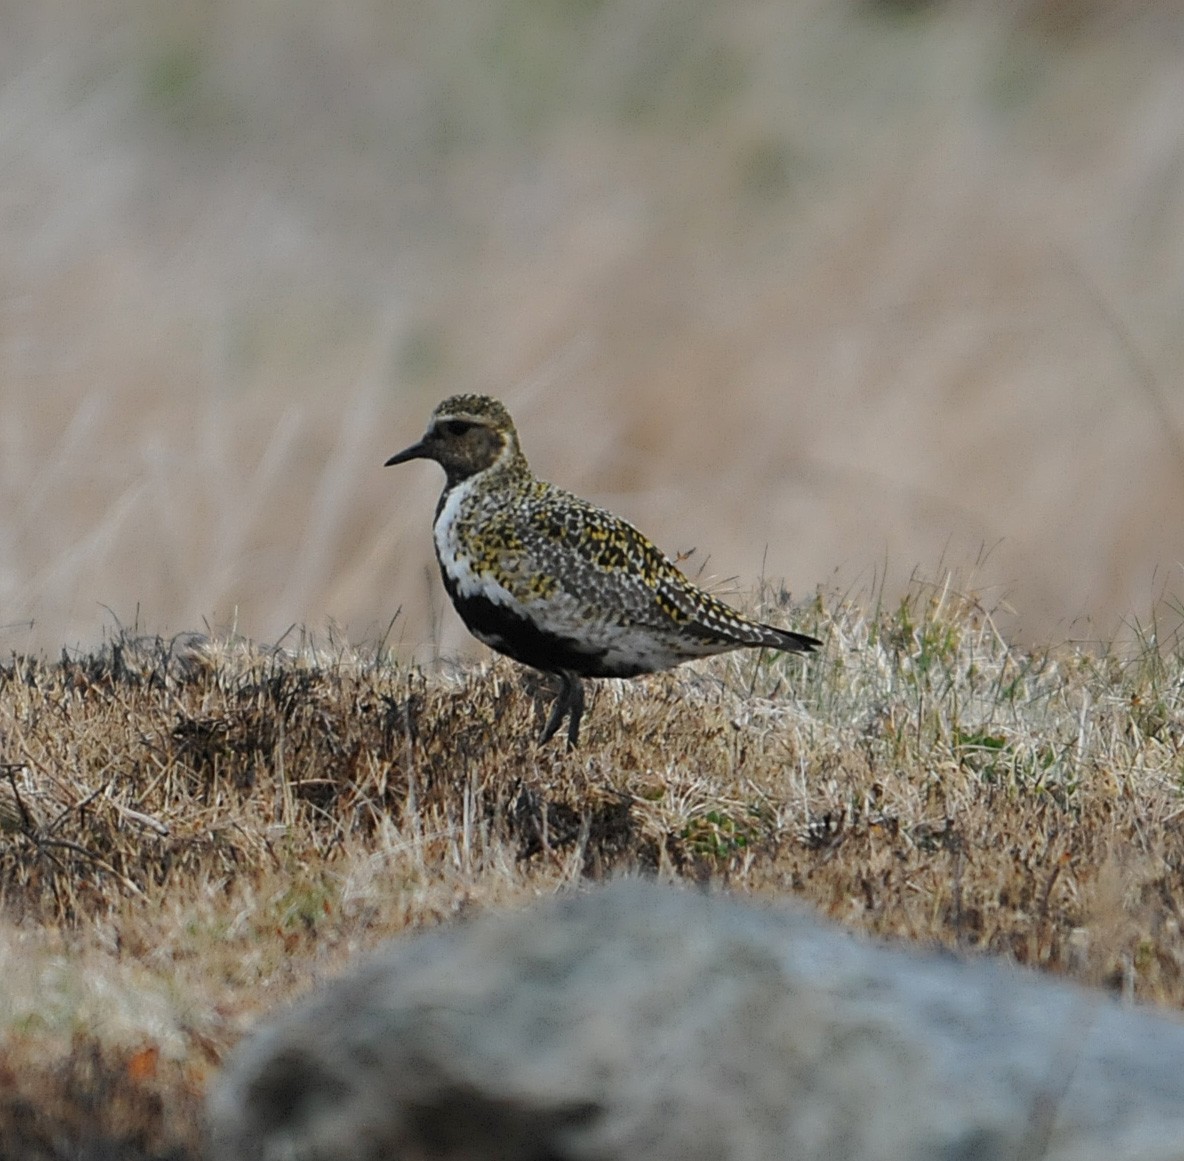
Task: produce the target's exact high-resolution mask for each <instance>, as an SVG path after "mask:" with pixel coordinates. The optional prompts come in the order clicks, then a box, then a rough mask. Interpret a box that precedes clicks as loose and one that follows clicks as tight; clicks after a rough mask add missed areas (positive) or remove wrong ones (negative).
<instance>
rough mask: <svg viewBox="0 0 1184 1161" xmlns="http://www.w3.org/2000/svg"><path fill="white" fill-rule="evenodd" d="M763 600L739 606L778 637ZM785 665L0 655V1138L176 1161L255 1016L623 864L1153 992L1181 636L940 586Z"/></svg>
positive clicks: (1173, 938) (1173, 887)
mask: <svg viewBox="0 0 1184 1161" xmlns="http://www.w3.org/2000/svg"><path fill="white" fill-rule="evenodd" d="M785 604H786V602H785V601H784V599H783V597H781V596H780V595H779V594H776V593H766V594H764V599H763V600H762V601H761V602H758V605H759V608H758V611H759V612H760V613H761V615H762V616H765V617H766V618H768V619H772V620H777V621H778V622H779V623H783V622H784V621H785V620H786V619H788V617H789V616H790V610H789V609H788V608H786V607H779V606H784V605H785ZM792 619H793V620H794V623H795V626H796V627H798V628H801V629H802V630H804V631H807V632H811V633H815V634H817V635H818V636H820V637H822V638H824V639H825V641H826V645H825V648H824V649H823V650H822V651H821V652H820V653H819V654H817V655H816V656H814V657H812V658H810V659H802V658H799V657H785V656H775V655H772V654H767V653H766V654H761V653H749V654H737V655H734V656H732V657H729V658H722V659H718V660H716V661H714V662H711V663H705V664H702V665H700V666H697V667H695V668H684V669H681V670H678V671H675V672H672V673H669V674H663V675H658V676H655V677H652V678H647V679H641V680H637V681H631V682H606V683H601V684H598V685H596V686H595V693H594V696H593V697H592V699H591V703H590V712H589V715H588V717H587V719H586V725H585V737H584V740H583V744H582V746H581V748H580V749H579V750H578V751H576V752H575V753H571V754H569V753H567V752H565V751H564V750H563V748H562V747H561V746H560V745H559V744H557V743H556V744H552V745H551V746H548V747H545V748H541V749H540V748H539V747H538V746H537V745H536V742H535V738H536V736H537V732H538V729H539V725H540V723H541V720H542V715H543V714H544V712H545V709H546V699H547V696H548V694H547V691H546V690H545V689H540V688H538V687H537V684H536V683H535V682H534V681H533V680H532V679H531V678H530V677H529V675H526V674H525V673H524V672H523V671H521V670H520V669H518V668H517V667H516V666H514V665H513V664H511V663H509V662H506V661H502V660H494V661H491V662H489V663H488V664H485V665H481V666H477V667H473V668H468V669H463V670H447V669H441V670H440V671H438V672H435V673H432V674H426V673H424V672H422V671H419V670H415V669H408V668H404V667H400V666H398V665H396V664H394V663H393V662H392V661H390V660H389V659H387V658H385V657H383V656H382V655H381V654H378V653H376V652H373V651H371V652H369V653H367V652H366V651H362V650H356V649H349V648H340V649H337V650H335V651H332V650H326V649H324V648H320V649H318V648H315V647H313V646H312V645H311V644H307V645H301V646H299V647H295V648H292V649H288V650H283V649H280V650H263V649H260V648H258V647H255V646H253V645H251V644H249V643H246V642H241V641H210V640H207V639H205V638H198V637H192V638H181V639H176V640H173V641H162V640H154V639H146V638H131V637H127V636H125V637H122V638H120V639H119V640H116V641H114V642H112V643H111V644H110V645H109V646H108V647H107V648H105V649H104V650H102V651H100V652H97V653H95V654H92V655H87V656H80V657H68V656H66V657H63V658H62V659H61V660H59V661H55V662H49V661H44V660H30V659H23V658H15V659H13V660H12V661H11V662H10V663H9V664H8V665H6V666H5V667H4V668H3V670H2V672H0V744H2V747H3V752H2V753H0V761H2V762H3V765H2V766H0V883H2V885H3V886H2V891H3V912H2V920H0V978H3V980H4V987H3V989H0V1153H3V1154H4V1155H10V1156H16V1155H20V1156H23V1157H46V1158H48V1157H65V1156H73V1157H78V1156H99V1155H100V1154H102V1155H104V1156H107V1155H111V1154H110V1152H103V1150H112V1149H113V1150H114V1151H115V1153H116V1154H118V1155H121V1156H126V1157H178V1158H180V1157H190V1156H196V1155H197V1153H198V1150H199V1148H200V1145H199V1140H200V1137H199V1120H200V1117H199V1114H200V1105H201V1099H202V1094H203V1092H204V1088H205V1085H206V1083H207V1081H208V1079H209V1077H210V1076H211V1075H212V1073H213V1071H214V1070H215V1069H216V1067H217V1064H218V1061H219V1060H220V1058H221V1057H222V1056H223V1054H224V1053H225V1052H226V1050H227V1049H228V1048H229V1047H230V1046H231V1045H232V1044H233V1043H234V1042H235V1041H236V1040H237V1039H238V1038H239V1037H240V1036H241V1035H242V1034H243V1032H244V1031H245V1030H246V1029H247V1028H249V1026H250V1025H251V1023H252V1022H253V1021H254V1020H255V1019H256V1018H257V1017H258V1016H260V1015H261V1014H263V1013H265V1012H267V1011H268V1010H269V1009H271V1008H273V1007H274V1006H275V1005H277V1004H279V1003H282V1002H283V1001H284V1000H286V999H287V998H289V997H291V996H293V995H295V994H297V993H299V992H302V991H304V990H306V989H307V988H309V987H310V986H312V985H313V984H315V983H316V982H317V981H318V980H321V979H323V978H325V977H326V976H327V975H329V974H332V973H333V972H335V971H336V970H338V969H339V968H341V967H342V966H343V965H344V963H345V962H346V961H347V960H348V959H349V957H351V956H352V955H354V954H355V953H357V952H358V951H360V950H361V949H363V948H365V947H367V946H370V945H372V944H374V943H375V942H377V941H379V940H381V939H384V938H386V937H388V936H391V935H395V934H398V933H399V932H402V931H405V930H407V929H411V928H416V927H422V926H425V925H432V924H435V923H439V922H443V921H446V920H450V919H452V918H455V917H457V916H459V915H462V914H464V913H466V912H469V911H473V910H479V909H484V908H487V907H491V906H503V905H517V904H521V903H524V902H526V901H528V900H529V899H531V898H534V897H537V896H540V895H545V894H548V893H551V892H554V891H556V890H559V889H563V888H566V887H569V886H571V885H573V884H576V883H578V882H581V881H585V880H591V879H598V878H603V877H606V876H611V875H620V874H637V873H643V874H653V875H658V876H662V877H669V878H686V879H693V880H696V881H699V882H702V883H705V884H708V885H709V886H710V887H711V888H712V889H728V890H732V891H738V892H744V893H748V894H753V895H757V896H762V897H767V898H776V899H787V898H791V897H792V898H796V899H800V900H802V901H804V902H806V903H808V904H810V905H812V906H814V907H817V908H819V909H821V910H822V911H823V912H825V913H827V914H829V915H831V916H833V917H835V918H836V919H838V920H840V921H841V922H844V923H846V924H849V925H851V926H853V927H856V928H861V929H864V930H866V931H870V932H874V933H877V934H880V935H882V936H887V937H890V938H901V939H909V940H917V941H922V942H928V943H936V944H941V945H945V946H949V947H951V948H955V949H958V950H960V951H962V952H965V953H967V954H975V953H984V952H990V953H996V954H1003V955H1006V956H1009V957H1011V958H1012V959H1014V960H1016V961H1017V962H1020V963H1023V964H1029V965H1032V966H1035V967H1038V968H1040V969H1043V970H1048V971H1052V972H1056V973H1059V974H1062V975H1065V976H1069V977H1072V978H1075V979H1077V980H1080V981H1082V982H1084V983H1087V984H1092V985H1100V986H1103V987H1107V988H1111V989H1115V990H1117V991H1119V992H1121V993H1122V994H1124V995H1125V996H1127V997H1128V998H1132V999H1134V1000H1138V1001H1144V1002H1150V1003H1156V1004H1162V1005H1166V1006H1169V1007H1175V1008H1178V1007H1180V1006H1182V1005H1184V936H1182V935H1181V931H1180V904H1179V899H1180V897H1181V890H1180V884H1181V868H1182V865H1184V837H1182V835H1181V828H1180V826H1179V820H1180V817H1181V815H1182V813H1184V795H1182V793H1181V788H1182V784H1184V749H1182V747H1184V655H1182V653H1181V651H1180V649H1179V648H1178V647H1177V648H1174V649H1173V648H1171V647H1168V646H1165V644H1164V643H1162V642H1158V641H1155V640H1154V639H1152V638H1151V637H1149V636H1148V635H1144V637H1143V639H1142V641H1141V643H1140V644H1139V645H1138V646H1136V647H1134V648H1131V649H1128V650H1126V652H1125V653H1123V654H1121V655H1120V654H1119V653H1118V652H1117V651H1115V652H1106V651H1104V650H1098V649H1092V650H1086V649H1082V648H1078V647H1070V646H1065V647H1062V648H1057V649H1049V650H1046V651H1031V650H1025V651H1021V650H1018V649H1015V648H1012V647H1009V646H1008V644H1007V643H1006V642H1005V641H1004V640H1003V639H1002V638H1001V637H1000V636H999V635H998V633H997V632H996V631H995V628H994V624H993V622H992V619H991V617H990V615H989V614H988V612H987V611H985V610H984V609H983V608H982V606H981V605H980V604H979V603H978V602H977V601H976V600H975V599H974V598H972V597H968V596H962V595H958V594H957V593H955V592H954V591H953V588H952V587H951V586H948V585H947V586H945V587H941V588H934V587H932V586H921V585H919V586H917V587H916V588H915V589H914V591H913V594H912V595H911V597H910V598H909V599H907V600H905V601H904V602H903V603H901V604H900V605H898V606H896V607H893V608H877V607H876V606H875V604H874V602H870V603H861V602H859V601H855V600H838V599H830V598H819V599H818V600H817V601H816V602H814V604H813V605H812V606H811V607H810V608H807V609H799V610H797V612H796V613H795V614H793V617H792Z"/></svg>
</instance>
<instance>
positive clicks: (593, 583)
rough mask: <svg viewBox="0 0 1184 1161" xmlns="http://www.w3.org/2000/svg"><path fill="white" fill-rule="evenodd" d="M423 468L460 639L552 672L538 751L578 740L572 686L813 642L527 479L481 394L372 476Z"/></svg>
mask: <svg viewBox="0 0 1184 1161" xmlns="http://www.w3.org/2000/svg"><path fill="white" fill-rule="evenodd" d="M410 460H434V461H435V462H436V463H437V464H439V465H440V467H442V468H443V469H444V490H443V492H442V493H441V494H440V500H439V503H438V504H437V505H436V515H435V520H434V522H433V525H432V533H433V540H434V542H435V548H436V557H437V559H438V561H439V564H440V575H441V577H442V579H443V581H444V587H445V589H446V590H447V591H448V595H449V597H451V599H452V603H453V606H454V607H455V608H456V611H457V613H459V615H460V618H461V620H462V621H464V623H465V626H466V627H467V628H468V630H469V632H470V633H472V634H473V636H474V637H476V638H477V639H478V640H479V641H482V642H484V643H485V644H486V645H488V646H490V647H491V648H492V649H495V650H497V651H498V652H500V653H504V654H506V655H507V656H509V657H511V658H513V659H514V660H515V661H518V662H520V663H521V664H523V665H527V666H530V667H531V668H533V669H537V670H541V671H542V672H544V673H548V674H552V675H554V676H555V677H557V678H558V680H559V683H560V688H559V693H558V696H557V697H556V699H555V702H554V704H553V705H552V708H551V713H550V715H549V717H548V719H547V722H546V725H545V726H544V727H543V731H542V735H541V737H540V738H539V744H540V745H544V744H546V743H547V742H549V741H550V740H551V738H552V737H554V735H555V734H556V733H557V732H558V730H559V727H560V726H561V725H562V724H563V722H564V720H565V719H566V721H567V744H568V748H569V749H574V748H575V746H576V745H577V744H578V742H579V735H580V721H581V719H582V718H583V715H584V686H583V680H582V679H583V678H602V677H637V676H639V675H641V674H645V673H655V672H657V671H659V670H664V669H670V668H672V667H674V666H676V665H680V664H682V663H683V662H684V661H690V660H693V659H694V658H698V657H707V656H711V655H712V654H716V653H725V652H728V651H729V650H732V649H740V648H745V647H749V648H770V649H778V650H781V651H783V652H786V653H809V652H812V651H813V650H815V649H817V648H818V647H819V646H820V645H821V644H822V642H821V641H820V640H818V638H816V637H808V636H806V635H805V634H804V633H795V632H793V631H791V630H789V629H778V628H775V627H774V626H772V625H765V624H761V623H760V622H759V621H754V620H751V619H750V618H748V617H745V616H743V615H742V614H741V613H739V612H737V611H736V610H735V609H733V608H732V607H731V606H729V605H727V604H725V603H724V602H723V601H721V600H719V599H718V598H716V597H714V596H712V595H711V594H710V593H708V592H706V591H704V590H703V589H701V588H700V587H699V586H698V585H696V584H695V583H694V582H693V581H691V580H690V579H689V578H688V577H687V576H686V575H684V574H683V573H682V572H681V571H680V570H679V569H678V567H677V566H676V565H675V564H674V563H673V561H671V560H670V559H669V558H668V557H667V556H666V555H665V554H664V553H663V552H662V551H661V550H660V549H658V548H657V547H655V545H654V544H653V543H652V542H651V541H650V540H648V539H647V538H646V537H645V536H643V535H642V534H641V533H640V532H639V531H638V530H637V529H636V528H635V527H634V526H633V525H632V524H630V523H629V522H628V521H626V520H623V519H622V518H621V517H619V516H615V515H613V513H611V512H609V511H606V510H605V509H604V508H600V507H597V506H596V505H595V504H591V503H589V502H588V501H587V500H583V499H581V498H580V497H579V496H576V495H573V494H572V493H571V492H567V491H564V490H563V489H562V488H559V487H556V486H555V485H553V484H549V483H546V482H545V481H543V480H541V479H539V478H538V477H537V476H536V475H535V474H534V473H533V472H532V471H531V468H530V465H529V464H528V463H527V460H526V457H525V455H524V454H523V452H522V448H521V445H520V443H519V439H518V432H517V429H516V428H515V426H514V421H513V420H512V419H511V418H510V413H509V412H508V411H507V410H506V408H505V406H504V405H503V404H502V403H500V402H499V401H498V400H496V399H493V398H491V397H490V396H487V395H453V396H451V397H450V398H448V399H445V400H444V401H443V402H442V403H440V404H438V405H437V406H436V408H435V409H434V410H433V412H432V414H431V418H430V419H429V421H428V426H427V431H426V433H425V434H424V436H423V438H422V439H421V440H420V441H419V442H418V443H415V444H412V445H411V446H410V447H408V448H405V449H404V450H403V451H401V452H398V453H397V454H395V455H393V456H391V457H390V459H388V460H387V461H386V463H385V465H384V466H386V467H391V466H393V465H395V464H404V463H407V462H408V461H410Z"/></svg>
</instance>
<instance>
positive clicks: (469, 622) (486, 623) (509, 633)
mask: <svg viewBox="0 0 1184 1161" xmlns="http://www.w3.org/2000/svg"><path fill="white" fill-rule="evenodd" d="M443 575H444V585H445V587H446V588H447V589H448V595H449V596H450V597H451V598H452V603H453V605H454V606H455V608H456V611H457V612H458V613H459V614H460V618H461V620H462V621H464V623H465V626H466V627H467V628H468V630H469V632H470V633H472V634H473V636H474V637H476V638H477V639H478V640H479V641H483V642H484V643H485V644H486V645H488V646H489V647H490V648H491V649H496V650H497V651H498V652H499V653H504V654H505V655H506V656H507V657H512V658H513V659H514V660H515V661H518V662H521V663H522V664H523V665H529V666H530V667H531V668H532V669H541V670H543V671H545V672H547V673H559V672H560V671H561V670H566V671H568V672H569V673H576V674H579V675H580V676H581V677H636V676H638V674H641V673H650V672H652V669H651V667H649V666H647V665H644V664H640V663H639V664H630V663H627V662H613V663H611V664H609V663H607V661H606V650H604V649H596V648H590V647H589V646H587V645H583V644H581V643H580V642H579V641H578V640H576V639H575V638H573V637H570V636H567V635H565V634H562V633H556V632H554V631H552V630H549V629H547V628H546V626H544V625H540V624H538V623H537V622H535V621H532V620H531V619H530V618H529V617H524V616H522V615H521V614H520V613H517V612H515V611H514V610H512V609H508V608H506V606H505V605H499V604H497V603H496V602H494V601H491V600H490V599H489V598H488V597H484V596H480V595H476V594H474V595H470V596H462V595H461V594H460V593H459V592H458V591H457V589H456V586H455V585H454V584H453V583H452V582H451V581H450V579H449V577H448V574H447V573H444V574H443Z"/></svg>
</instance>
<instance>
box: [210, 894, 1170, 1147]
mask: <svg viewBox="0 0 1184 1161" xmlns="http://www.w3.org/2000/svg"><path fill="white" fill-rule="evenodd" d="M209 1119H210V1144H211V1156H212V1157H213V1158H215V1159H217V1161H229V1159H230V1158H258V1159H260V1161H281V1159H282V1161H297V1159H301V1161H313V1159H317V1161H346V1159H349V1161H369V1159H377V1158H403V1159H412V1158H415V1159H427V1158H455V1159H458V1161H459V1159H466V1161H478V1159H481V1161H493V1159H499V1161H502V1159H504V1161H510V1159H514V1161H557V1159H570V1161H600V1159H605V1161H607V1159H617V1161H625V1159H628V1161H642V1159H644V1161H699V1159H702V1161H721V1159H735V1161H772V1159H774V1158H777V1159H783V1158H795V1159H798V1161H873V1159H874V1161H896V1159H900V1161H905V1159H906V1158H907V1159H908V1161H929V1159H934V1161H936V1159H941V1161H970V1159H974V1161H993V1159H996V1158H997V1159H999V1161H1003V1159H1007V1161H1029V1159H1031V1161H1034V1159H1036V1158H1043V1159H1048V1161H1069V1159H1070V1158H1072V1159H1073V1161H1094V1159H1097V1161H1128V1159H1129V1161H1135V1159H1136V1158H1137V1159H1138V1161H1168V1159H1176V1161H1179V1159H1184V1025H1182V1024H1180V1023H1177V1022H1176V1021H1175V1020H1173V1019H1171V1018H1168V1017H1166V1016H1163V1015H1158V1014H1154V1013H1151V1012H1148V1011H1142V1010H1138V1009H1132V1008H1123V1007H1120V1006H1118V1005H1117V1004H1116V1003H1114V1002H1113V1001H1111V1000H1110V999H1108V998H1107V997H1106V996H1104V995H1102V994H1095V993H1091V992H1087V991H1083V990H1081V989H1079V988H1076V987H1073V986H1070V985H1067V984H1064V983H1061V982H1057V981H1054V980H1050V979H1047V978H1044V977H1041V976H1038V975H1036V974H1034V973H1031V972H1028V971H1024V970H1022V969H1018V968H1016V967H1014V966H1009V965H1006V964H1003V963H999V962H993V961H989V960H971V961H969V962H967V961H962V960H959V959H957V958H955V957H953V956H948V955H942V954H918V953H916V952H913V951H908V950H901V949H897V948H892V947H887V946H884V945H882V944H879V943H875V942H872V941H870V940H866V939H862V938H857V937H855V936H852V935H849V934H847V933H846V932H844V931H843V930H841V929H839V928H836V927H833V926H831V925H829V924H826V923H824V922H821V921H819V920H818V919H817V918H814V917H813V916H811V915H808V914H806V913H804V912H802V911H800V910H796V909H795V910H784V911H783V910H774V909H765V908H762V907H758V906H753V905H748V904H745V903H742V902H740V901H738V900H735V899H731V898H727V897H707V896H704V895H701V894H696V893H693V892H690V891H683V890H679V889H677V888H673V887H660V886H655V885H648V884H644V883H636V882H631V883H619V884H616V885H614V886H610V887H608V888H604V889H600V890H595V891H592V892H591V893H589V894H586V895H573V896H570V897H566V898H563V899H560V900H557V901H552V902H548V903H546V904H542V905H539V906H536V907H534V908H532V909H529V910H527V911H524V912H517V913H513V914H496V915H491V916H488V917H485V918H482V919H480V920H478V921H475V922H473V923H471V924H462V925H458V926H455V927H452V928H450V929H446V930H440V931H436V932H432V933H429V934H426V935H419V936H416V937H413V938H409V939H404V940H398V941H395V942H393V943H391V944H389V945H387V946H386V947H384V948H382V949H380V950H379V951H378V952H377V953H375V954H373V955H371V956H370V957H369V958H368V959H366V961H365V962H364V963H363V964H362V965H361V966H359V967H358V969H357V970H356V971H354V972H353V973H352V974H350V975H347V976H346V977H344V978H342V979H340V980H338V981H336V982H333V983H330V984H328V985H327V986H325V987H324V988H323V989H322V990H321V991H320V992H319V993H317V994H315V995H313V996H312V997H311V998H309V999H307V1000H306V1001H304V1002H303V1003H301V1004H299V1005H298V1006H296V1007H295V1008H293V1009H292V1010H290V1011H288V1012H287V1013H285V1014H284V1015H281V1016H280V1017H278V1018H277V1019H275V1020H274V1021H273V1022H271V1023H270V1024H268V1025H267V1026H265V1027H264V1028H263V1029H262V1030H261V1031H260V1032H259V1033H258V1034H257V1035H256V1036H254V1037H253V1038H251V1039H250V1040H249V1041H248V1042H246V1043H245V1044H244V1045H243V1046H241V1047H240V1048H239V1050H237V1052H236V1053H235V1054H234V1056H233V1059H232V1060H231V1061H230V1063H229V1065H228V1066H227V1068H226V1069H225V1071H224V1073H223V1076H222V1078H221V1080H220V1083H219V1084H218V1085H217V1086H216V1088H215V1091H214V1092H213V1094H212V1096H211V1099H210V1104H209Z"/></svg>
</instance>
